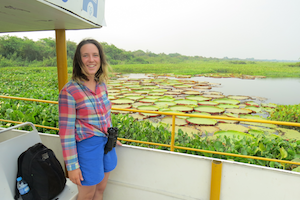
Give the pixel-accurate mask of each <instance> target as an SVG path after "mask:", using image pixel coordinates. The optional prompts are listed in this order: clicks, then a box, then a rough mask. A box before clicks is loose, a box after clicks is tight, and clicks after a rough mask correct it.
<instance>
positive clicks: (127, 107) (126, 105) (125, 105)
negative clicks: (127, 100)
mask: <svg viewBox="0 0 300 200" xmlns="http://www.w3.org/2000/svg"><path fill="white" fill-rule="evenodd" d="M112 107H113V108H123V109H130V108H131V107H132V106H131V105H130V104H115V105H113V106H112Z"/></svg>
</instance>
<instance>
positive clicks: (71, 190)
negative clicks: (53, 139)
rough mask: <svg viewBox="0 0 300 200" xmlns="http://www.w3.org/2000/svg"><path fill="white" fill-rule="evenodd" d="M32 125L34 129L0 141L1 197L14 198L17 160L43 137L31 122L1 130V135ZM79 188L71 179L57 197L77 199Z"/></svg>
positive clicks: (11, 199)
mask: <svg viewBox="0 0 300 200" xmlns="http://www.w3.org/2000/svg"><path fill="white" fill-rule="evenodd" d="M25 125H30V126H31V127H32V128H33V130H32V131H30V132H27V133H24V134H21V135H19V136H17V137H14V138H11V139H8V140H5V141H2V142H0V194H1V199H2V198H3V199H5V200H13V199H14V195H15V187H16V175H17V170H18V169H17V168H18V167H17V160H18V157H19V155H20V154H21V153H22V152H24V151H25V150H27V149H28V148H29V147H31V146H32V145H34V144H36V143H38V142H42V141H41V138H40V136H39V134H38V132H37V130H36V128H35V127H34V125H33V124H32V123H30V122H26V123H23V124H20V125H17V126H14V127H10V128H7V129H4V130H0V135H1V134H5V133H7V132H8V131H10V130H12V129H15V128H18V127H21V126H25ZM77 194H78V189H77V186H76V185H75V184H73V183H72V182H71V181H70V180H69V179H67V183H66V186H65V189H64V190H63V192H62V193H61V194H60V195H58V196H57V197H55V198H54V199H56V200H76V199H77Z"/></svg>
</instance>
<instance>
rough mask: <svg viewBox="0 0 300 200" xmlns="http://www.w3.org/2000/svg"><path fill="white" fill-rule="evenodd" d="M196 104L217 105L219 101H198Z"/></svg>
mask: <svg viewBox="0 0 300 200" xmlns="http://www.w3.org/2000/svg"><path fill="white" fill-rule="evenodd" d="M198 105H200V106H217V105H219V103H218V102H213V101H199V102H198Z"/></svg>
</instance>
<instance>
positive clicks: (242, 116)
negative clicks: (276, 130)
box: [240, 115, 266, 120]
mask: <svg viewBox="0 0 300 200" xmlns="http://www.w3.org/2000/svg"><path fill="white" fill-rule="evenodd" d="M240 118H245V119H261V120H266V119H265V118H263V117H262V116H260V115H240Z"/></svg>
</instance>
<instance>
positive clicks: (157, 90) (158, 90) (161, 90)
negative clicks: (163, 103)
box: [151, 89, 168, 93]
mask: <svg viewBox="0 0 300 200" xmlns="http://www.w3.org/2000/svg"><path fill="white" fill-rule="evenodd" d="M166 91H168V90H167V89H153V90H151V92H163V93H164V92H166Z"/></svg>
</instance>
